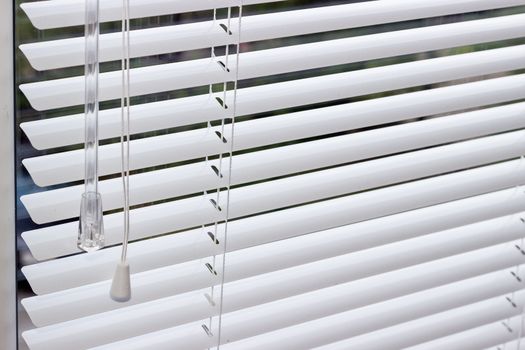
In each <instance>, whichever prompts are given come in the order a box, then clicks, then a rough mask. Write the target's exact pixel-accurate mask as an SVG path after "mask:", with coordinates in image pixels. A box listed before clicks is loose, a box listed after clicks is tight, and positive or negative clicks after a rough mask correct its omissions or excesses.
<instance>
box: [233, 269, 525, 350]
mask: <svg viewBox="0 0 525 350" xmlns="http://www.w3.org/2000/svg"><path fill="white" fill-rule="evenodd" d="M509 275H510V274H509ZM524 294H525V293H524V292H523V291H519V292H518V293H516V294H515V295H514V299H513V300H514V301H515V302H516V307H513V306H512V305H511V303H509V302H508V300H507V299H506V298H507V297H509V298H511V297H513V295H512V294H511V295H507V296H505V297H503V296H502V297H500V298H496V299H493V300H487V301H486V302H481V303H477V304H472V305H467V306H464V307H461V308H458V309H456V310H452V311H450V312H443V313H441V314H438V315H436V316H437V317H426V318H422V319H418V320H414V321H412V322H408V323H406V324H402V325H399V326H395V327H391V328H387V329H385V330H379V331H376V332H372V333H370V334H367V335H363V336H360V337H356V338H354V339H348V340H344V341H340V342H337V343H333V344H329V345H326V346H324V347H319V348H315V350H328V349H330V350H343V349H345V350H346V349H354V347H355V349H367V350H379V349H381V350H382V349H384V348H385V346H387V345H386V344H388V346H391V347H392V348H395V349H402V348H403V349H404V348H406V347H407V346H410V345H411V344H417V343H418V342H424V341H426V340H429V339H435V338H440V337H442V336H443V335H447V334H453V333H456V332H458V331H461V330H467V329H469V328H475V327H479V326H482V325H484V324H487V323H489V322H496V321H499V320H503V319H506V318H511V317H513V316H514V317H515V316H516V315H519V313H520V310H521V308H523V296H524ZM509 308H510V309H512V311H510V310H509ZM509 311H510V312H509ZM500 325H501V324H500ZM490 336H493V334H486V335H485V337H490ZM517 336H518V334H517V333H515V334H514V337H517ZM425 349H426V348H425ZM441 349H447V350H448V349H449V348H441ZM467 349H472V348H468V347H466V348H462V349H461V350H467ZM474 349H476V350H477V349H479V348H474ZM228 350H231V349H228ZM507 350H517V349H513V348H507Z"/></svg>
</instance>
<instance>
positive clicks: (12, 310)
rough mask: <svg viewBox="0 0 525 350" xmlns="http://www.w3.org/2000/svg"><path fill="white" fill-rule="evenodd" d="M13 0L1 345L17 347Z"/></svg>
mask: <svg viewBox="0 0 525 350" xmlns="http://www.w3.org/2000/svg"><path fill="white" fill-rule="evenodd" d="M13 16H14V1H10V0H4V1H1V2H0V349H5V350H11V349H17V338H18V336H17V307H16V305H17V301H16V233H15V220H16V215H15V181H16V180H15V140H14V138H15V132H14V131H15V103H14V100H15V96H14V95H15V94H14V91H15V90H14V89H15V86H14V19H13Z"/></svg>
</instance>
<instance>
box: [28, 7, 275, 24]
mask: <svg viewBox="0 0 525 350" xmlns="http://www.w3.org/2000/svg"><path fill="white" fill-rule="evenodd" d="M278 1H284V0H242V3H243V4H244V5H252V4H263V3H270V2H278ZM84 3H85V2H84V1H83V0H48V1H33V2H26V3H23V4H21V5H20V8H21V9H22V10H24V12H25V13H26V15H27V16H28V17H29V19H30V20H31V23H32V24H33V25H34V26H35V27H36V28H38V29H51V28H60V27H68V26H75V25H83V24H84V21H85V13H84ZM238 5H239V0H192V1H187V0H131V1H130V18H144V17H152V16H162V15H170V14H176V13H184V12H193V11H203V10H209V9H213V8H215V7H216V8H221V7H228V6H238ZM121 18H122V2H121V1H119V0H104V1H101V2H100V21H101V22H110V21H118V20H120V19H121Z"/></svg>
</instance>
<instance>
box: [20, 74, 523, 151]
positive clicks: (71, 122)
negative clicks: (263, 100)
mask: <svg viewBox="0 0 525 350" xmlns="http://www.w3.org/2000/svg"><path fill="white" fill-rule="evenodd" d="M523 91H525V75H523V74H522V75H514V76H508V77H501V78H494V79H488V80H481V81H478V82H472V83H464V84H458V85H452V86H446V87H439V88H434V89H429V90H422V91H417V92H411V93H405V94H399V95H394V96H388V97H381V98H376V99H371V100H365V101H359V102H354V103H347V104H341V105H336V106H331V107H324V108H314V109H310V110H306V111H301V112H295V113H288V114H283V115H278V116H275V117H268V118H264V119H260V120H251V121H247V122H239V123H236V127H235V144H234V147H236V148H235V150H241V149H247V148H252V147H258V146H262V145H266V144H270V143H279V142H283V141H291V140H294V139H300V138H307V137H312V136H318V135H323V134H328V133H331V132H338V131H341V130H350V129H357V128H361V127H366V126H373V125H378V124H383V123H391V122H396V121H402V120H408V119H412V118H417V117H423V116H426V115H429V114H441V113H450V112H454V111H457V110H460V109H467V108H473V107H480V106H485V105H490V104H495V103H501V102H508V101H512V100H516V99H521V98H524V97H525V93H524V92H523ZM172 103H174V102H173V101H168V102H167V103H163V102H161V103H151V104H143V105H135V106H131V108H130V109H131V115H130V118H131V120H132V122H131V125H130V127H131V131H132V133H139V132H146V131H153V130H157V129H162V128H169V127H173V126H178V125H179V124H177V120H180V117H181V116H182V115H183V114H184V115H187V114H190V115H192V116H195V118H196V121H198V122H201V121H203V120H205V119H200V118H201V117H204V116H205V115H204V114H203V115H198V109H197V108H194V107H193V106H188V109H183V110H182V111H181V110H180V108H179V110H178V113H177V111H173V110H172V111H171V114H170V115H168V114H167V112H168V110H170V108H169V106H170V105H172ZM155 106H158V107H161V106H163V107H161V108H156V107H155ZM149 107H151V108H152V109H157V111H158V110H160V109H162V110H165V113H166V114H159V113H157V114H151V113H148V110H149ZM263 111H265V110H263ZM117 112H118V113H117ZM207 112H208V111H207ZM209 112H210V114H209V115H206V118H211V117H210V115H212V112H211V111H209ZM258 112H261V111H260V110H259V111H258ZM387 112H388V113H387ZM248 113H250V111H248ZM254 113H255V111H254ZM117 114H118V115H117ZM349 115H351V116H352V118H348V116H349ZM241 116H242V115H241ZM83 118H84V116H83V114H82V115H71V116H65V117H56V118H49V119H43V120H37V121H32V122H24V123H21V124H20V127H21V128H22V130H24V132H25V134H26V135H27V137H28V138H29V140H30V142H31V144H32V146H33V147H35V148H37V149H48V148H53V147H60V146H67V145H71V144H78V143H81V142H83V138H84V132H83V130H84V129H83V122H84V119H83ZM119 118H120V111H119V110H116V109H110V110H103V111H101V112H100V120H99V122H100V134H101V139H107V138H110V137H116V136H118V135H119V132H120V124H119V123H120V122H119V121H117V119H118V120H120V119H119ZM325 121H326V122H325ZM182 123H190V121H182ZM303 127H304V129H303ZM213 131H220V130H218V129H212V134H213ZM259 131H260V132H259ZM202 132H203V131H202V130H201V131H192V132H186V133H184V132H183V133H179V135H181V136H180V137H181V138H182V139H184V140H185V141H188V142H191V139H192V138H193V137H195V138H196V139H198V140H199V145H197V144H196V143H195V142H196V141H194V143H192V144H191V146H190V145H188V147H183V149H180V150H179V151H180V153H181V154H183V155H185V156H184V158H186V159H191V158H192V157H195V158H198V157H199V156H202V155H203V154H212V153H213V149H214V148H215V147H218V145H217V144H216V142H214V143H213V147H212V146H211V145H208V143H205V142H204V141H202V140H203V138H204V135H202V134H201V133H202ZM246 133H248V134H249V135H246V136H245V134H246ZM261 135H264V137H261ZM201 141H202V144H201ZM214 141H216V140H214ZM201 147H202V148H201ZM193 149H195V150H196V151H195V152H193V151H191V150H193ZM201 150H202V151H201Z"/></svg>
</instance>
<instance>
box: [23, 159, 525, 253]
mask: <svg viewBox="0 0 525 350" xmlns="http://www.w3.org/2000/svg"><path fill="white" fill-rule="evenodd" d="M352 170H353V169H352V167H351V166H348V167H345V168H344V169H342V168H335V169H329V170H325V171H320V172H315V173H310V174H305V175H299V176H293V177H288V178H285V179H280V180H275V181H271V182H266V183H261V184H256V185H251V186H245V187H242V188H236V189H233V190H231V191H230V196H229V197H230V202H229V218H230V219H234V218H239V217H242V216H246V215H251V214H256V213H262V212H265V211H269V210H274V209H278V208H284V207H288V206H292V205H297V204H302V203H306V202H310V201H316V200H321V199H326V198H327V197H330V196H334V197H335V196H339V195H341V194H344V188H345V187H347V186H349V185H350V184H351V182H350V181H348V176H352V174H353V172H352ZM523 172H525V162H521V161H519V160H516V161H509V162H505V163H501V164H497V165H492V166H486V167H482V168H478V169H473V170H468V171H462V172H458V173H453V174H449V175H444V176H438V177H434V178H430V179H425V180H420V181H415V182H412V183H407V184H402V185H397V186H392V187H389V188H385V189H380V190H375V191H370V192H365V193H360V194H357V195H354V196H352V197H353V200H355V201H356V205H357V206H358V209H356V210H354V211H353V212H352V213H350V214H349V217H354V218H355V220H356V221H360V220H366V219H369V218H372V217H379V216H382V215H389V214H394V213H396V212H399V211H403V210H410V209H416V208H418V207H422V206H426V205H432V204H437V203H440V202H444V201H451V200H455V199H460V198H464V197H468V196H473V195H477V194H482V193H488V192H493V191H497V190H500V189H504V188H508V187H512V186H518V185H521V184H523V180H524V179H525V176H523V174H522V173H523ZM330 176H333V177H332V178H331V177H330ZM327 179H328V180H327ZM443 182H447V183H445V184H444V183H443ZM341 186H343V189H341ZM433 186H438V187H440V188H435V187H433ZM312 188H315V189H316V191H315V192H312V191H310V189H312ZM423 194H425V196H423ZM420 196H421V197H420ZM209 199H210V198H208V197H207V196H202V197H201V196H199V197H192V198H189V199H183V200H178V201H173V202H167V203H162V204H157V205H152V206H148V207H144V208H139V209H134V210H131V211H130V222H131V226H130V227H131V230H130V239H131V240H135V239H140V238H145V237H151V236H154V235H158V234H162V233H168V232H173V231H176V230H182V229H187V228H191V227H197V226H201V225H204V224H209V223H212V222H216V221H221V220H223V219H224V211H218V210H217V209H216V208H215V206H214V205H212V203H211V202H210V201H209ZM224 200H225V199H224V196H223V197H222V198H221V199H220V200H219V202H218V206H219V207H221V208H226V205H225V202H224ZM394 203H395V205H396V207H392V205H393V204H394ZM376 204H377V205H376ZM77 225H78V222H71V223H67V224H61V225H55V226H50V227H46V228H39V229H36V230H32V231H27V232H24V233H23V234H22V237H23V239H24V240H25V242H26V244H27V245H28V247H30V249H31V250H32V252H33V253H35V251H37V250H40V249H42V252H46V253H44V254H45V255H46V256H48V257H56V255H55V254H56V253H51V252H59V251H64V249H66V250H67V251H68V252H71V253H72V252H75V251H76V249H75V242H76V237H77V232H76V231H77ZM104 229H105V237H106V242H107V244H108V245H111V244H114V243H117V242H118V241H119V239H120V238H121V232H122V231H121V229H122V214H121V213H116V214H109V215H105V216H104ZM38 246H40V247H38ZM34 255H35V256H39V255H40V254H34Z"/></svg>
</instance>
